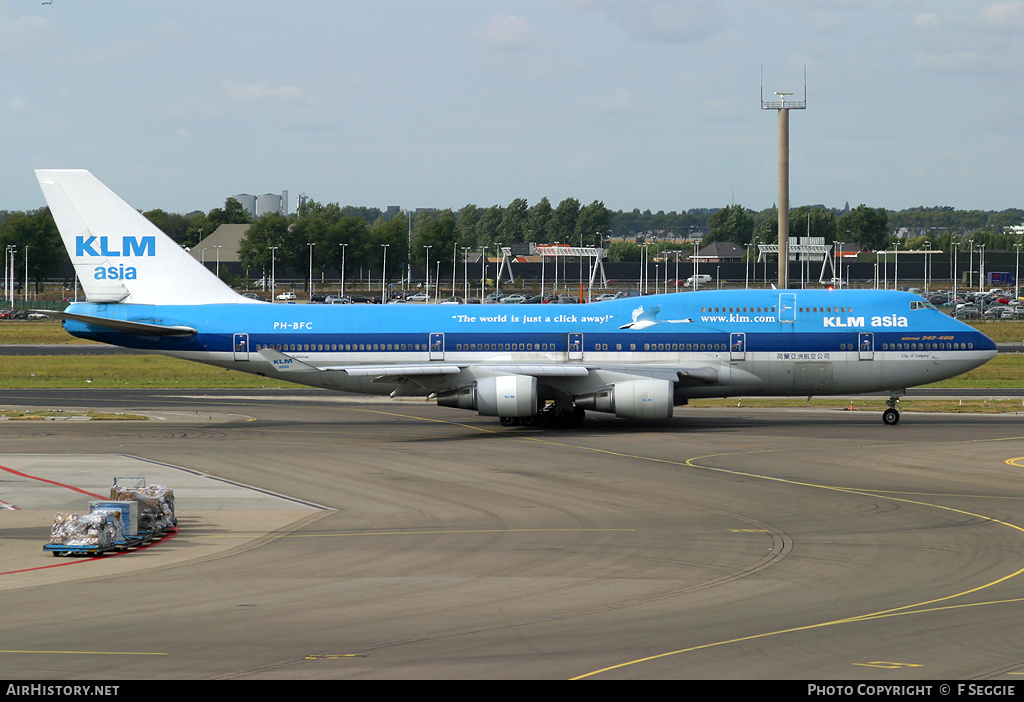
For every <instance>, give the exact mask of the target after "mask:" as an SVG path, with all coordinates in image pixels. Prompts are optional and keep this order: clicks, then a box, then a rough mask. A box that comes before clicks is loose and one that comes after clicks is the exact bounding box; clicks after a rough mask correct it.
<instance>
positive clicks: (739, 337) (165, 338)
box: [36, 170, 996, 426]
mask: <svg viewBox="0 0 1024 702" xmlns="http://www.w3.org/2000/svg"><path fill="white" fill-rule="evenodd" d="M36 176H37V178H38V180H39V184H40V186H41V187H42V190H43V193H44V195H45V196H46V201H47V203H48V204H49V206H50V210H51V212H52V213H53V216H54V219H55V220H56V223H57V226H58V228H59V230H60V233H61V236H62V237H63V240H64V244H65V246H66V247H67V249H68V252H69V254H70V255H71V260H72V262H73V263H74V266H75V271H76V272H77V274H78V277H79V279H80V281H81V283H82V287H83V288H84V290H85V295H86V299H87V300H88V301H87V302H83V303H74V304H72V305H70V306H69V307H68V308H67V309H66V310H65V311H63V312H51V313H49V314H52V315H53V316H56V317H59V318H61V319H62V320H64V326H65V328H66V329H67V331H68V332H70V333H71V334H73V335H75V336H78V337H82V338H86V339H94V340H96V341H102V342H106V343H109V344H115V345H118V346H125V347H129V348H133V349H143V350H147V351H152V352H154V353H161V354H166V355H169V356H175V357H177V358H184V359H188V360H191V361H197V362H200V363H208V364H211V365H215V366H221V367H224V368H230V369H234V370H239V371H243V372H246V373H255V374H257V375H262V376H267V377H273V378H281V379H286V380H290V381H293V382H296V383H301V384H304V385H310V386H314V387H322V388H328V389H333V390H343V391H348V392H356V393H368V394H374V395H390V396H392V397H396V396H423V397H427V398H435V399H436V400H437V404H439V405H442V406H445V407H458V408H462V409H467V410H476V411H477V412H478V413H479V414H481V415H486V416H495V417H500V418H501V422H502V423H503V424H505V425H513V424H526V425H530V424H540V425H548V424H551V423H557V424H559V425H563V426H565V425H572V424H576V423H578V422H580V421H581V420H582V419H583V417H584V414H585V412H586V411H587V410H592V411H596V412H608V413H613V414H615V415H616V416H618V417H624V418H629V419H634V420H660V419H667V418H669V417H671V416H672V412H673V408H674V407H675V406H677V405H685V404H687V402H688V401H689V400H690V399H691V398H700V397H728V396H742V397H753V396H758V395H808V396H810V395H834V394H853V393H867V392H878V391H888V392H889V393H890V398H889V401H888V409H886V410H885V412H884V414H883V417H882V418H883V421H884V422H885V423H886V424H896V423H897V422H898V421H899V417H900V415H899V411H898V409H897V402H898V400H899V397H900V395H901V394H903V393H905V392H906V388H908V387H911V386H914V385H921V384H924V383H931V382H934V381H937V380H942V379H944V378H949V377H952V376H955V375H959V374H961V373H964V372H966V371H969V370H971V369H972V368H976V367H977V366H980V365H981V364H983V363H985V362H986V361H988V360H989V359H990V358H992V357H993V356H994V355H995V354H996V345H995V344H994V343H993V342H992V340H991V339H989V338H988V337H986V336H985V335H984V334H981V333H979V332H978V331H976V330H974V329H972V328H971V327H969V326H967V325H965V324H963V323H961V322H959V321H957V320H955V319H952V318H951V317H949V316H947V315H945V314H942V313H941V312H939V311H938V310H936V309H935V308H934V307H932V305H930V304H929V303H928V302H926V301H925V300H923V299H922V298H920V297H918V296H917V295H912V294H909V293H903V292H891V291H877V290H722V291H710V292H684V293H670V294H665V295H655V296H650V297H643V298H624V299H618V300H608V301H605V302H598V303H591V304H577V305H543V306H542V305H501V306H498V305H495V306H484V305H456V306H449V305H393V306H390V305H383V306H377V305H344V306H339V305H280V304H271V303H267V302H262V301H256V300H250V299H247V298H244V297H242V296H240V295H238V294H237V293H236V292H234V291H233V290H231V288H229V287H228V286H227V285H225V284H224V283H223V282H222V281H221V280H219V279H218V278H217V277H216V276H214V275H213V274H212V273H210V271H209V270H207V269H206V268H205V267H204V266H203V265H202V264H200V263H199V262H198V261H196V260H195V259H194V258H193V257H192V256H190V255H189V254H188V253H187V252H185V251H184V250H183V249H182V248H181V247H180V246H178V245H177V244H175V243H174V241H172V240H171V239H170V238H169V237H167V236H166V235H164V234H163V233H162V232H161V231H160V230H159V229H158V228H157V227H155V226H154V225H153V224H152V223H150V222H149V220H147V219H146V218H145V217H143V216H142V215H141V214H140V213H139V212H138V211H137V210H135V209H134V208H133V207H131V206H130V205H128V204H127V203H126V202H124V201H123V200H122V199H121V198H119V197H118V196H117V195H116V194H114V193H113V192H112V191H111V190H110V189H108V188H107V187H106V186H105V185H103V184H102V183H101V182H100V181H99V180H97V179H96V178H95V177H94V176H93V175H92V174H91V173H89V172H88V171H84V170H40V171H36Z"/></svg>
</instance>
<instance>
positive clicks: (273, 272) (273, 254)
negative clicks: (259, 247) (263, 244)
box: [270, 246, 278, 302]
mask: <svg viewBox="0 0 1024 702" xmlns="http://www.w3.org/2000/svg"><path fill="white" fill-rule="evenodd" d="M277 249H278V247H276V246H271V247H270V301H271V302H273V301H274V300H276V299H277Z"/></svg>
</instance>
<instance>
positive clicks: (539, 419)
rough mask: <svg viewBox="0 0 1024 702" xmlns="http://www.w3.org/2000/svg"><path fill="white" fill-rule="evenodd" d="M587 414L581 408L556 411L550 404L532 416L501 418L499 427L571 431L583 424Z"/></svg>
mask: <svg viewBox="0 0 1024 702" xmlns="http://www.w3.org/2000/svg"><path fill="white" fill-rule="evenodd" d="M586 416H587V413H586V411H585V410H584V409H583V408H582V407H573V408H572V409H558V408H556V407H555V405H553V404H551V405H548V406H547V407H545V408H544V409H542V410H541V411H540V412H538V413H537V414H534V415H530V416H526V417H501V418H500V420H501V426H503V427H514V426H516V425H517V424H519V425H522V426H524V427H540V428H541V429H552V428H555V427H557V428H559V429H572V428H574V427H578V426H579V425H580V424H582V423H583V420H584V419H585V418H586Z"/></svg>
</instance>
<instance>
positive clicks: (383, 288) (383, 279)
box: [380, 244, 390, 305]
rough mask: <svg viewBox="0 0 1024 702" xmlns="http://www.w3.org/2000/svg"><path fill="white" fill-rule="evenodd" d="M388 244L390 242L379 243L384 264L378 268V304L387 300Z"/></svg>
mask: <svg viewBox="0 0 1024 702" xmlns="http://www.w3.org/2000/svg"><path fill="white" fill-rule="evenodd" d="M388 246H390V244H381V248H383V249H384V264H383V266H382V267H381V269H380V304H382V305H386V304H387V302H388V292H387V291H388Z"/></svg>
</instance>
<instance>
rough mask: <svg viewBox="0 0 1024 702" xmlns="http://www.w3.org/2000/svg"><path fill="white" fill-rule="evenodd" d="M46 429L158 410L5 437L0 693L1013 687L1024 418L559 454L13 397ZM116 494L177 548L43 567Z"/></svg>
mask: <svg viewBox="0 0 1024 702" xmlns="http://www.w3.org/2000/svg"><path fill="white" fill-rule="evenodd" d="M39 406H41V407H50V408H62V409H72V408H91V407H116V408H118V409H119V410H122V411H140V412H143V413H148V414H147V416H149V417H151V418H150V419H147V420H145V421H71V420H45V421H20V420H3V421H0V466H3V468H4V470H0V508H3V507H6V509H0V611H2V612H3V617H2V618H0V649H2V650H0V677H4V678H17V679H24V680H43V679H61V680H70V679H104V680H106V679H112V678H119V679H143V678H146V679H158V678H169V679H196V678H236V679H254V678H303V679H316V678H563V679H564V678H575V677H594V678H602V679H612V678H663V677H664V678H813V679H816V680H821V679H844V680H848V679H856V678H867V679H872V680H878V679H882V680H906V679H935V678H944V679H948V678H958V679H966V678H999V677H1006V678H1009V679H1020V678H1019V677H1015V676H1018V675H1019V674H1020V673H1024V631H1022V629H1021V627H1020V626H1019V622H1020V620H1021V618H1022V616H1024V528H1022V527H1024V415H1021V416H1017V415H1012V414H1011V415H984V416H983V415H925V414H914V413H906V412H905V413H904V416H903V421H902V422H901V423H900V424H899V425H898V426H896V427H886V426H884V425H883V424H882V422H881V420H880V417H879V416H878V414H877V413H875V412H871V413H858V412H839V411H833V410H822V409H814V410H782V409H775V410H755V409H746V408H728V409H694V408H677V412H676V418H675V419H674V420H671V421H667V422H663V423H656V424H637V423H628V422H623V421H621V420H616V419H614V418H609V417H605V416H602V415H594V416H591V417H589V418H588V421H587V422H586V423H585V424H584V425H583V426H582V427H581V428H579V429H575V430H571V431H542V430H539V429H525V428H503V427H500V426H499V424H498V423H497V422H496V421H495V420H493V419H489V418H482V417H477V416H476V415H474V414H472V413H469V412H463V411H458V410H450V409H445V408H438V407H436V406H434V405H432V404H426V403H420V402H417V403H386V402H382V403H377V402H368V401H365V400H358V399H354V398H351V397H344V396H338V395H331V394H327V393H321V392H305V393H301V394H296V393H292V392H290V391H286V390H283V391H266V392H252V391H246V392H245V393H239V392H237V391H224V392H209V393H207V392H204V393H187V392H164V391H153V392H148V393H146V392H139V391H126V392H116V391H88V392H71V391H52V392H48V391H0V407H22V408H24V407H39ZM125 472H129V473H134V474H140V475H146V476H147V477H148V478H150V480H151V482H152V481H155V480H159V481H161V482H164V483H165V484H167V485H169V486H170V487H172V488H175V492H176V497H177V508H178V514H179V523H180V525H181V528H180V530H179V533H178V534H177V535H176V536H175V537H174V538H173V539H170V540H168V541H166V542H164V543H160V544H157V545H156V546H154V547H152V548H149V549H147V550H145V551H140V552H136V553H129V554H124V555H117V556H113V557H107V558H103V559H77V560H76V559H67V558H59V559H55V558H53V557H52V556H49V555H47V554H44V552H43V551H42V545H43V544H44V543H45V542H46V540H47V538H48V535H49V525H50V521H51V520H52V514H53V512H55V511H61V510H65V509H67V508H68V507H69V506H73V505H84V504H86V502H87V501H88V499H89V498H88V497H86V496H85V495H84V494H82V493H80V492H75V491H74V490H72V488H77V489H80V490H85V491H87V492H95V491H97V490H103V489H104V487H105V486H107V485H109V483H110V479H111V476H113V475H118V474H124V473H125ZM44 481H50V482H44ZM49 566H55V567H52V568H50V567H49ZM112 632H113V633H114V635H113V636H112V635H111V633H112Z"/></svg>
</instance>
